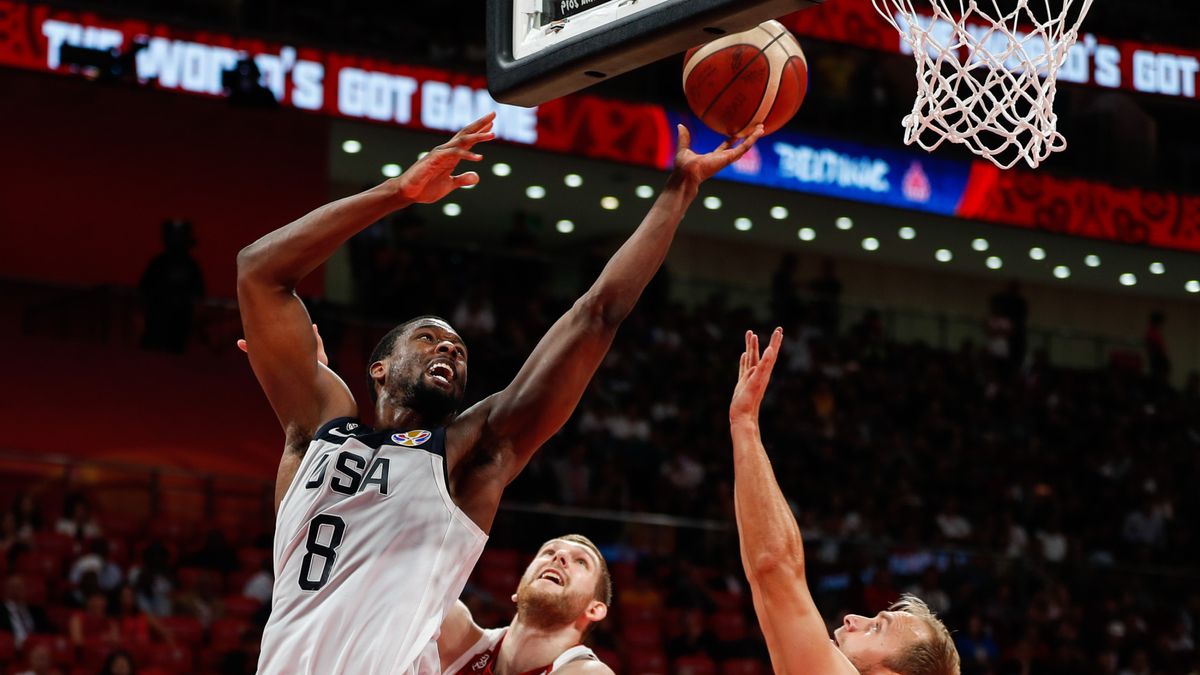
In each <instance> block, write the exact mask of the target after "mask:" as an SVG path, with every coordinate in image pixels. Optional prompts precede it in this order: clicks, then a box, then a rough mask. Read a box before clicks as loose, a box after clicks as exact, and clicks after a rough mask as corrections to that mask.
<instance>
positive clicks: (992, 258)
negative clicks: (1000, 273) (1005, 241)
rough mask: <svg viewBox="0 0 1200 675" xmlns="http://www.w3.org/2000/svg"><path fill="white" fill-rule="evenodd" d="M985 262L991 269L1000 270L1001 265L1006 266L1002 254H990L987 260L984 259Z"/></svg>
mask: <svg viewBox="0 0 1200 675" xmlns="http://www.w3.org/2000/svg"><path fill="white" fill-rule="evenodd" d="M984 264H985V265H987V267H988V269H989V270H998V269H1000V268H1001V267H1004V261H1003V260H1001V259H1000V256H996V255H989V256H988V257H987V260H985V261H984Z"/></svg>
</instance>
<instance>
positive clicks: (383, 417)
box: [375, 400, 445, 431]
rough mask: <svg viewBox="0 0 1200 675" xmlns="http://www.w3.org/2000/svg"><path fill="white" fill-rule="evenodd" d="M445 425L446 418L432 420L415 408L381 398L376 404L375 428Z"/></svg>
mask: <svg viewBox="0 0 1200 675" xmlns="http://www.w3.org/2000/svg"><path fill="white" fill-rule="evenodd" d="M440 426H445V421H444V420H431V419H429V418H428V416H426V415H422V414H421V413H419V412H417V411H416V410H414V409H413V408H409V407H407V406H403V405H399V404H396V403H393V402H392V401H387V400H380V401H379V405H377V406H375V428H376V429H379V430H383V429H402V430H406V431H407V430H409V429H433V428H435V427H440Z"/></svg>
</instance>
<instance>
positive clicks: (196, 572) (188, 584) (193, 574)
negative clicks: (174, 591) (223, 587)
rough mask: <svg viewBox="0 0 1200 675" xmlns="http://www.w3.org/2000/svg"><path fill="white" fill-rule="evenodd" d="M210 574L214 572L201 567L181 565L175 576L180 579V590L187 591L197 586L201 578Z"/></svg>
mask: <svg viewBox="0 0 1200 675" xmlns="http://www.w3.org/2000/svg"><path fill="white" fill-rule="evenodd" d="M209 574H214V572H213V571H212V570H206V569H201V568H199V567H180V568H179V570H178V571H177V572H176V573H175V576H176V578H178V579H179V588H180V590H185V591H186V590H190V589H193V588H195V587H196V584H197V583H198V582H199V581H200V578H201V577H203V576H206V575H209Z"/></svg>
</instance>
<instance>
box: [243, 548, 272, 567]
mask: <svg viewBox="0 0 1200 675" xmlns="http://www.w3.org/2000/svg"><path fill="white" fill-rule="evenodd" d="M270 559H271V552H270V551H268V550H267V549H265V548H257V547H254V546H246V547H244V548H240V549H238V564H239V565H240V566H241V568H242V569H244V570H250V571H252V572H257V571H258V570H259V569H261V568H262V564H263V561H264V560H270Z"/></svg>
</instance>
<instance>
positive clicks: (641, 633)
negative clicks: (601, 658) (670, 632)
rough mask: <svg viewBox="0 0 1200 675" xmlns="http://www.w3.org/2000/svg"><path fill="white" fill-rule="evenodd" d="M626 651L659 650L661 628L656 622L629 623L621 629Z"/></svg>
mask: <svg viewBox="0 0 1200 675" xmlns="http://www.w3.org/2000/svg"><path fill="white" fill-rule="evenodd" d="M621 638H622V641H623V642H624V645H625V648H626V649H661V648H662V643H663V639H662V627H661V626H659V625H658V623H657V622H644V623H642V622H629V623H624V624H623V625H622V627H621Z"/></svg>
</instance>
